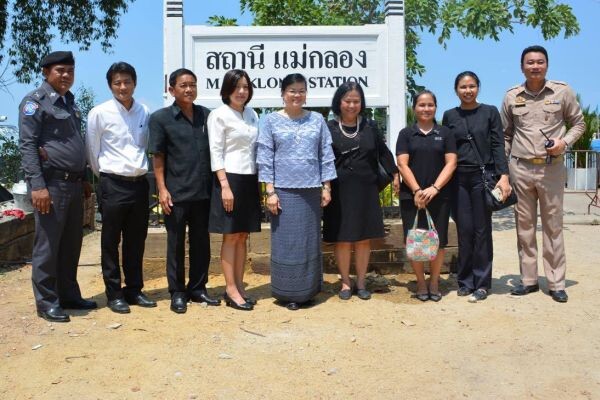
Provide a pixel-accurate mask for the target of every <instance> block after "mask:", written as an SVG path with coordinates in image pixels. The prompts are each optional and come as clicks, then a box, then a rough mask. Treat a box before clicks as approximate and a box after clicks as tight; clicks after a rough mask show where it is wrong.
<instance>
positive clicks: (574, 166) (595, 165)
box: [564, 150, 600, 192]
mask: <svg viewBox="0 0 600 400" xmlns="http://www.w3.org/2000/svg"><path fill="white" fill-rule="evenodd" d="M599 155H600V153H597V152H595V151H591V150H569V151H567V152H566V153H565V160H564V162H565V167H566V169H567V180H566V182H565V188H566V190H567V191H568V192H596V191H597V189H598V184H599V183H600V181H599V178H600V174H599V172H600V163H599V161H600V157H599Z"/></svg>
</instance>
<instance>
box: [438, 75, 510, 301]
mask: <svg viewBox="0 0 600 400" xmlns="http://www.w3.org/2000/svg"><path fill="white" fill-rule="evenodd" d="M454 90H455V91H456V95H457V96H458V98H459V99H460V106H458V107H455V108H452V109H450V110H448V111H446V112H445V113H444V117H443V119H442V124H443V125H444V126H447V127H448V128H449V129H450V130H451V131H452V133H453V134H454V137H455V139H456V148H457V153H458V167H457V169H456V180H457V184H456V185H455V186H456V190H455V193H454V201H453V203H454V207H455V208H454V213H453V214H454V218H455V220H456V230H457V233H458V275H457V281H458V295H459V296H467V295H469V294H470V295H471V296H470V297H469V301H470V302H477V301H480V300H484V299H485V298H486V297H487V293H488V290H490V288H491V285H492V259H493V256H494V254H493V253H494V251H493V247H492V213H491V212H490V211H488V210H487V209H486V206H485V188H484V186H483V183H482V179H481V170H480V164H479V159H478V157H477V154H476V153H475V150H474V148H473V145H475V146H477V150H478V152H479V154H480V157H481V159H482V161H483V163H484V164H485V169H486V174H489V175H497V176H500V179H499V180H498V184H497V185H496V187H498V188H499V189H500V191H501V193H502V199H503V200H506V198H507V197H508V196H509V195H510V192H511V187H510V184H509V182H508V164H507V162H506V157H505V155H504V137H503V134H502V123H501V121H500V114H499V113H498V110H497V109H496V107H494V106H489V105H487V104H481V103H478V102H477V94H478V93H479V78H478V77H477V75H476V74H475V73H474V72H471V71H465V72H462V73H460V74H458V76H457V77H456V79H455V81H454ZM469 135H471V137H472V140H469V139H468V137H469Z"/></svg>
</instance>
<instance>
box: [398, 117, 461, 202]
mask: <svg viewBox="0 0 600 400" xmlns="http://www.w3.org/2000/svg"><path fill="white" fill-rule="evenodd" d="M447 153H456V142H455V140H454V135H453V134H452V132H451V131H450V130H449V129H448V128H447V127H445V126H439V125H434V127H433V129H432V130H431V132H429V133H428V134H427V135H425V134H423V132H421V130H420V129H419V127H418V126H417V124H414V125H413V126H411V127H407V128H404V129H402V130H401V131H400V133H399V134H398V141H397V142H396V155H398V156H399V155H401V154H408V157H409V158H408V167H409V168H410V170H411V171H412V173H413V175H414V176H415V179H416V180H417V183H418V184H419V186H420V187H421V188H426V187H429V186H431V185H433V184H434V183H435V180H436V179H437V177H438V176H439V175H440V172H442V169H444V166H445V165H446V154H447ZM449 194H450V193H449V185H445V186H444V187H442V188H441V190H440V193H439V195H438V196H439V197H440V198H448V197H449ZM412 198H413V194H412V190H411V189H409V187H408V186H407V185H406V183H405V182H404V181H403V182H402V185H401V187H400V199H401V200H407V199H412Z"/></svg>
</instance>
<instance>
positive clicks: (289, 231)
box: [271, 188, 323, 303]
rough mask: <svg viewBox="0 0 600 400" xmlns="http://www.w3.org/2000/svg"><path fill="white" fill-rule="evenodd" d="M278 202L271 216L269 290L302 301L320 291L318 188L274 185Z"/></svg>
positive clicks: (319, 198)
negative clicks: (278, 186)
mask: <svg viewBox="0 0 600 400" xmlns="http://www.w3.org/2000/svg"><path fill="white" fill-rule="evenodd" d="M276 192H277V195H278V196H279V202H280V204H281V210H280V212H279V214H278V215H276V216H272V219H271V292H272V295H273V297H275V298H276V299H277V300H280V301H285V302H297V303H302V302H305V301H308V300H310V299H312V298H313V297H314V296H315V295H316V294H317V293H319V292H320V291H321V283H322V281H323V265H322V256H321V206H320V203H321V189H320V188H308V189H279V188H278V189H276Z"/></svg>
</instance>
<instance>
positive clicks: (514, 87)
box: [506, 85, 523, 92]
mask: <svg viewBox="0 0 600 400" xmlns="http://www.w3.org/2000/svg"><path fill="white" fill-rule="evenodd" d="M522 87H523V86H522V85H515V86H513V87H511V88H509V89H508V90H507V91H506V92H510V91H513V90H515V89H519V88H522Z"/></svg>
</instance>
